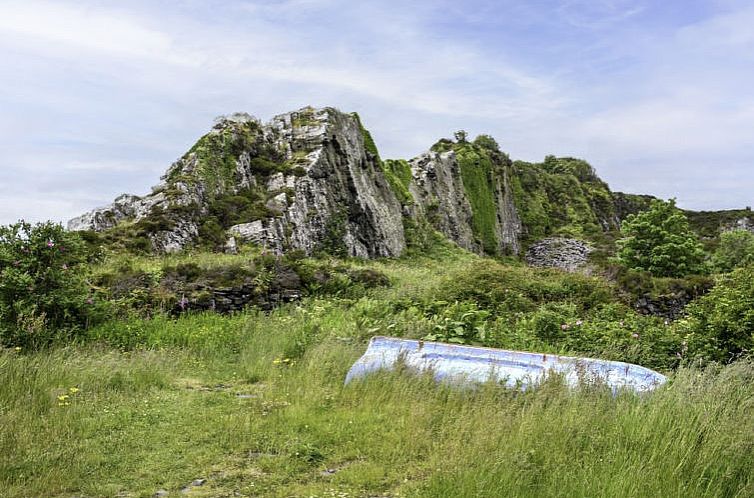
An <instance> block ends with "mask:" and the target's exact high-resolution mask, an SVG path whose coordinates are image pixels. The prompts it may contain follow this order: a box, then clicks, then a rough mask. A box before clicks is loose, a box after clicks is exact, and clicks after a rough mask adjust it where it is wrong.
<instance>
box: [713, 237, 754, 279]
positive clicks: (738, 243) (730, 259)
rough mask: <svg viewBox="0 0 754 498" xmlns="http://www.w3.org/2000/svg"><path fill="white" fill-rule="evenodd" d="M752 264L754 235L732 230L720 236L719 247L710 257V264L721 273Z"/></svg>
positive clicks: (753, 258)
mask: <svg viewBox="0 0 754 498" xmlns="http://www.w3.org/2000/svg"><path fill="white" fill-rule="evenodd" d="M751 263H754V233H751V232H749V231H748V230H732V231H729V232H723V233H722V234H721V235H720V245H719V246H718V248H717V250H716V251H715V253H714V254H713V255H712V264H713V265H714V267H715V269H717V270H718V271H721V272H729V271H732V270H733V269H735V268H738V267H741V266H745V265H748V264H751Z"/></svg>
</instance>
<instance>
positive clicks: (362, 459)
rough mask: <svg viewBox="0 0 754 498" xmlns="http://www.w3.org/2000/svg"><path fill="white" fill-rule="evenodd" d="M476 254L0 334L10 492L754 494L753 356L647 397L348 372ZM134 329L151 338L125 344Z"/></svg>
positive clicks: (413, 328) (2, 442) (692, 374)
mask: <svg viewBox="0 0 754 498" xmlns="http://www.w3.org/2000/svg"><path fill="white" fill-rule="evenodd" d="M473 260H474V258H473V257H471V256H464V255H460V254H456V255H455V256H452V257H447V258H445V260H443V261H433V260H426V261H411V262H401V261H394V262H381V263H374V264H373V266H375V267H378V268H380V269H381V270H382V271H384V272H385V273H387V274H388V275H389V276H390V277H391V279H392V280H393V282H394V284H393V286H392V287H390V288H386V289H377V290H374V291H371V292H370V293H369V294H368V295H366V296H364V297H361V298H349V299H346V298H328V299H314V298H310V299H307V300H304V301H302V302H300V303H297V304H290V305H286V306H284V307H282V308H279V309H277V310H275V311H273V312H271V313H268V314H265V313H261V312H257V311H253V310H250V311H248V312H246V313H244V314H238V315H233V316H225V317H223V316H218V315H214V314H196V315H186V316H183V317H181V318H179V319H175V318H169V317H164V316H157V317H155V318H153V319H150V320H147V319H137V318H134V319H130V320H122V321H116V322H109V323H106V324H104V325H102V326H100V327H98V328H95V329H92V330H91V331H90V332H89V335H90V339H89V340H82V341H81V342H80V343H79V344H68V345H61V346H58V347H53V348H50V349H47V350H43V351H40V352H26V351H23V350H21V351H16V350H13V349H11V350H5V351H2V352H0V495H2V496H4V497H36V496H43V497H73V496H87V497H89V496H121V497H125V496H144V497H149V496H153V495H154V494H155V493H156V492H158V491H160V490H164V491H166V492H167V493H169V494H170V495H171V496H273V497H276V496H280V497H287V496H303V497H308V496H318V497H351V496H354V497H383V496H384V497H387V496H390V497H397V496H441V497H445V496H447V497H463V496H469V497H472V496H490V497H499V496H532V497H534V496H662V497H676V496H677V497H689V496H720V497H746V496H754V422H753V421H752V413H754V365H753V364H752V363H751V362H748V361H739V362H738V363H734V364H732V365H729V366H726V367H714V366H712V367H709V368H706V369H704V370H700V369H693V368H682V369H679V370H678V371H676V372H675V373H673V374H672V375H671V382H670V383H669V384H668V385H667V386H665V387H664V388H662V389H660V390H659V391H657V392H656V393H653V394H651V395H647V396H643V397H639V396H635V395H630V394H620V395H618V396H617V397H613V396H612V395H611V394H610V392H609V391H607V390H605V389H602V388H600V387H594V386H592V387H584V388H583V389H580V390H575V391H574V390H569V389H567V388H565V387H564V386H562V385H561V384H559V383H558V382H556V381H552V382H549V383H546V384H545V385H543V386H541V387H540V388H539V389H536V390H533V391H530V392H526V393H521V392H516V391H509V390H505V389H501V388H499V387H497V386H493V385H485V386H481V387H480V388H479V389H475V390H469V389H466V390H462V389H457V388H452V387H448V386H443V385H436V384H435V383H434V382H433V381H432V380H431V379H429V378H427V377H416V376H413V375H411V374H408V373H400V372H398V373H395V372H394V373H385V374H380V375H375V376H373V377H371V378H369V379H367V380H366V381H363V382H358V383H355V384H352V385H349V386H346V387H344V386H343V379H344V377H345V374H346V372H347V370H348V368H349V367H350V365H351V364H352V363H353V361H354V360H355V359H356V358H358V357H359V356H360V355H361V354H362V353H363V351H364V349H365V347H366V342H367V340H368V338H369V337H370V336H371V335H375V334H389V333H391V332H393V333H395V334H396V335H404V336H420V335H422V334H423V333H425V332H426V330H425V327H426V324H425V323H424V322H423V321H422V320H419V319H418V318H417V317H416V316H414V315H413V314H412V313H414V312H412V311H411V310H410V309H409V310H406V311H404V312H401V313H399V314H395V313H394V312H393V308H391V307H390V306H388V305H387V304H386V303H388V302H394V301H395V300H400V299H403V298H405V297H407V296H418V295H424V294H427V293H431V290H432V289H433V288H434V287H435V286H437V285H438V282H440V281H441V277H442V276H443V275H444V274H445V273H446V272H447V271H448V269H449V267H451V266H453V265H456V266H458V265H465V264H469V262H470V261H473ZM128 337H138V338H139V341H138V342H139V344H140V345H136V346H129V347H127V348H124V347H117V345H118V344H121V345H122V344H124V343H127V342H128V340H127V338H128ZM197 479H204V480H206V481H205V482H203V483H202V484H201V485H196V486H192V485H191V483H192V482H194V481H195V480H197ZM198 483H199V481H197V484H198Z"/></svg>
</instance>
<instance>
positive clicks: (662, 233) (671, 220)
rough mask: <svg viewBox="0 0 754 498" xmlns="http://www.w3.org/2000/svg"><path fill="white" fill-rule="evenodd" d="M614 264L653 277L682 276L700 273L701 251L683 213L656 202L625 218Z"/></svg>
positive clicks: (703, 269)
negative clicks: (646, 273)
mask: <svg viewBox="0 0 754 498" xmlns="http://www.w3.org/2000/svg"><path fill="white" fill-rule="evenodd" d="M621 233H622V235H623V238H622V239H620V240H618V242H617V245H618V261H619V262H620V263H621V264H623V265H624V266H626V267H627V268H630V269H632V270H638V271H648V272H650V273H652V275H654V276H656V277H684V276H686V275H692V274H699V273H704V271H705V267H704V249H703V248H702V245H701V243H700V242H699V241H698V240H697V237H696V235H695V234H694V232H692V230H691V228H690V227H689V222H688V219H687V218H686V216H685V215H684V214H683V212H682V211H681V210H680V209H678V208H677V207H676V206H675V200H674V199H671V200H670V201H668V202H665V201H662V200H660V199H656V200H654V201H652V204H651V206H650V208H649V210H647V211H644V212H641V213H639V214H634V215H629V216H628V217H627V218H626V220H625V221H624V222H623V226H622V227H621Z"/></svg>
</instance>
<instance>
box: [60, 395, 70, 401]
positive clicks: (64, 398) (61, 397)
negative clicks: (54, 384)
mask: <svg viewBox="0 0 754 498" xmlns="http://www.w3.org/2000/svg"><path fill="white" fill-rule="evenodd" d="M67 399H68V395H67V394H61V395H60V396H58V401H65V400H67Z"/></svg>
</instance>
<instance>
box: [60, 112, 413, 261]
mask: <svg viewBox="0 0 754 498" xmlns="http://www.w3.org/2000/svg"><path fill="white" fill-rule="evenodd" d="M233 196H235V197H236V198H238V197H241V198H242V201H243V199H245V201H244V202H245V203H246V204H245V206H246V207H247V209H248V211H249V213H250V214H249V216H248V218H249V219H245V220H242V221H243V223H241V224H237V226H234V227H233V228H232V230H231V232H233V233H234V234H235V235H236V236H238V237H239V238H240V239H241V240H248V241H252V242H257V243H261V244H264V245H266V246H267V247H268V248H269V249H270V250H273V251H275V252H278V253H280V252H283V251H288V250H294V249H299V250H303V251H304V252H306V253H307V254H311V253H313V252H315V251H317V250H320V249H321V250H326V251H331V252H334V253H337V254H341V255H344V256H345V255H348V256H356V257H365V258H370V257H379V256H397V255H399V254H401V253H402V252H403V250H404V249H405V246H406V243H405V239H404V235H403V223H402V213H401V206H400V204H399V203H398V201H397V200H396V197H395V194H394V193H393V192H392V190H391V189H390V187H389V185H388V183H387V181H386V179H385V176H384V174H383V172H382V170H381V168H380V163H379V159H378V158H375V157H373V156H372V155H370V154H368V153H367V151H366V150H365V147H364V139H363V136H362V133H361V128H360V124H359V122H358V118H357V117H356V116H353V115H349V114H344V113H341V112H339V111H337V110H335V109H332V108H325V109H318V110H317V109H312V108H304V109H301V110H299V111H296V112H291V113H287V114H282V115H280V116H277V117H275V118H273V120H272V121H271V122H270V123H269V124H267V125H262V124H261V123H260V122H259V121H258V120H256V119H255V118H253V117H252V116H250V115H248V114H242V113H239V114H234V115H231V116H227V117H222V118H219V119H218V120H217V121H216V124H215V126H214V128H213V129H212V130H211V131H210V133H208V134H207V135H205V136H204V137H202V139H201V140H200V141H199V142H198V143H197V144H196V145H195V146H194V147H193V148H192V149H191V150H190V151H189V152H188V153H187V154H186V155H184V156H183V157H182V158H181V159H179V160H178V161H176V162H175V163H174V164H173V165H172V166H171V167H170V168H169V169H168V171H167V173H166V174H165V175H164V176H163V177H162V181H161V183H160V184H159V185H157V186H156V187H154V188H153V191H152V193H151V194H149V195H147V196H144V197H136V196H129V195H123V196H121V197H118V199H116V201H115V202H114V203H113V204H111V205H110V206H107V207H104V208H100V209H96V210H94V211H92V212H90V213H87V214H85V215H82V216H80V217H78V218H75V219H73V220H71V221H70V222H69V224H68V228H69V229H70V230H95V231H103V230H107V229H110V228H112V227H114V226H116V225H118V224H120V223H123V222H128V223H134V224H141V226H142V227H143V230H142V231H144V232H145V233H147V235H148V237H149V239H150V241H151V245H152V248H153V249H154V250H155V251H159V252H175V251H179V250H181V249H183V248H185V247H186V246H187V245H189V244H191V243H193V242H195V241H197V239H198V238H199V237H200V235H201V233H202V232H206V231H208V230H210V229H212V228H216V227H215V226H214V225H211V226H207V225H206V224H207V217H208V216H213V215H214V212H216V211H217V210H218V209H224V205H223V203H227V202H229V201H228V198H231V199H232V198H233ZM234 202H238V201H237V200H235V201H234ZM218 204H220V206H219V207H218ZM233 214H237V213H233V212H232V211H231V212H230V213H227V212H226V213H223V215H222V216H221V217H220V218H222V220H220V219H219V218H218V221H217V222H216V223H215V225H221V224H222V221H224V219H225V218H227V217H228V215H233Z"/></svg>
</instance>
